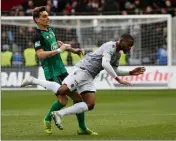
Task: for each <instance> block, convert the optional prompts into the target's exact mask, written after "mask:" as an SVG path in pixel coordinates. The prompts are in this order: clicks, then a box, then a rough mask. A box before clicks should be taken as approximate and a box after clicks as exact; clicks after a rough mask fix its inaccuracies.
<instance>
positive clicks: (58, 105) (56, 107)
mask: <svg viewBox="0 0 176 141" xmlns="http://www.w3.org/2000/svg"><path fill="white" fill-rule="evenodd" d="M64 106H65V105H63V104H61V103H60V102H59V101H55V102H54V103H53V104H52V105H51V108H50V110H49V111H48V113H47V115H46V117H45V120H47V121H51V112H52V111H57V110H60V109H61V108H63V107H64Z"/></svg>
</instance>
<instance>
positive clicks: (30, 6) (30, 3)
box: [26, 0, 34, 16]
mask: <svg viewBox="0 0 176 141" xmlns="http://www.w3.org/2000/svg"><path fill="white" fill-rule="evenodd" d="M33 9H34V2H33V0H29V1H28V4H27V7H26V15H28V16H32V11H33Z"/></svg>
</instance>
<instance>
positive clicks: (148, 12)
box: [144, 6, 154, 14]
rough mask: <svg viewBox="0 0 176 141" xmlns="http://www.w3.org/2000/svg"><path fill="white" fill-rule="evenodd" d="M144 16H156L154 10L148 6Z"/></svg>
mask: <svg viewBox="0 0 176 141" xmlns="http://www.w3.org/2000/svg"><path fill="white" fill-rule="evenodd" d="M144 14H154V12H153V8H152V7H151V6H147V7H146V8H145V11H144Z"/></svg>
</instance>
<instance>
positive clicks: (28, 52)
mask: <svg viewBox="0 0 176 141" xmlns="http://www.w3.org/2000/svg"><path fill="white" fill-rule="evenodd" d="M24 63H25V66H27V67H30V66H36V65H37V59H36V53H35V49H34V48H33V43H32V41H29V43H28V48H26V49H25V50H24Z"/></svg>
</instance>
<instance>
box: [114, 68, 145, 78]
mask: <svg viewBox="0 0 176 141" xmlns="http://www.w3.org/2000/svg"><path fill="white" fill-rule="evenodd" d="M113 69H114V71H115V72H116V74H117V75H118V76H128V75H140V74H144V72H145V70H146V69H145V67H136V68H135V69H133V70H130V71H124V70H120V69H119V68H118V67H113Z"/></svg>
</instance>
